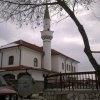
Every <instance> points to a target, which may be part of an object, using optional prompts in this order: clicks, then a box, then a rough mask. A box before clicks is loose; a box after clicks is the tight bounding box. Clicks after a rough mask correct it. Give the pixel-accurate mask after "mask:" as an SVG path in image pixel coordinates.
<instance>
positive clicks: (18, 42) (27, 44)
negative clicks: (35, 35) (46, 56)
mask: <svg viewBox="0 0 100 100" xmlns="http://www.w3.org/2000/svg"><path fill="white" fill-rule="evenodd" d="M14 43H16V44H19V45H21V46H25V47H27V48H30V49H33V50H36V51H39V52H42V53H43V50H42V48H41V47H39V46H36V45H34V44H31V43H28V42H25V41H23V40H18V41H15V42H14Z"/></svg>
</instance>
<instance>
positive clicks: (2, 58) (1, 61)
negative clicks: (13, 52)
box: [0, 51, 3, 68]
mask: <svg viewBox="0 0 100 100" xmlns="http://www.w3.org/2000/svg"><path fill="white" fill-rule="evenodd" d="M0 52H1V68H2V62H3V52H2V51H0Z"/></svg>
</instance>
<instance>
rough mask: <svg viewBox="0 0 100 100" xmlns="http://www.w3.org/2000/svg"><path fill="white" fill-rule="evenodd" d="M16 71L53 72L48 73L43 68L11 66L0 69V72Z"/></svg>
mask: <svg viewBox="0 0 100 100" xmlns="http://www.w3.org/2000/svg"><path fill="white" fill-rule="evenodd" d="M17 70H37V71H45V72H53V71H49V70H47V69H44V68H33V67H29V66H24V65H20V66H12V67H6V66H5V67H3V68H0V71H17Z"/></svg>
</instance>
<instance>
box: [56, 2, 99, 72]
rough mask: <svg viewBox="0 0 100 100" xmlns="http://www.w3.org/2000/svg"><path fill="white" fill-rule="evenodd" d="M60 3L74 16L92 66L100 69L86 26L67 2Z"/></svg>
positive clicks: (73, 18)
mask: <svg viewBox="0 0 100 100" xmlns="http://www.w3.org/2000/svg"><path fill="white" fill-rule="evenodd" d="M57 1H58V3H59V5H60V6H61V7H62V8H63V9H64V10H65V11H66V12H67V13H68V14H69V16H70V17H71V18H72V20H73V21H74V22H75V24H76V26H77V28H78V30H79V32H80V34H81V36H82V39H83V42H84V46H85V48H84V52H85V53H86V55H87V57H88V59H89V61H90V63H91V64H92V66H93V67H94V69H95V70H96V71H97V70H100V67H99V65H98V63H97V62H96V60H95V58H94V57H93V55H92V52H91V50H90V45H89V41H88V37H87V35H86V32H85V30H84V27H83V26H82V25H81V24H80V22H79V21H78V19H77V18H76V16H75V14H74V12H73V11H72V10H71V9H70V8H69V7H68V6H67V4H66V3H65V2H64V1H61V0H57Z"/></svg>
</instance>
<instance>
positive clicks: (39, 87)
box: [33, 81, 44, 94]
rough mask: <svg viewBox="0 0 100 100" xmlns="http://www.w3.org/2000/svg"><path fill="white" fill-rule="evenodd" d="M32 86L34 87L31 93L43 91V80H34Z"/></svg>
mask: <svg viewBox="0 0 100 100" xmlns="http://www.w3.org/2000/svg"><path fill="white" fill-rule="evenodd" d="M33 88H34V90H33V94H36V93H39V92H41V91H43V89H44V82H43V81H36V82H35V84H34V86H33Z"/></svg>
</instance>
